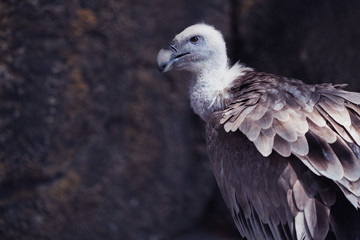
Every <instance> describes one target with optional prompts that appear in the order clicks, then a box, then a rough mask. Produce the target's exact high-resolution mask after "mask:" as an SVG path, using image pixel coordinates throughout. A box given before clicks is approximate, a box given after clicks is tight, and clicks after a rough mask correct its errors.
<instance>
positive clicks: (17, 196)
mask: <svg viewBox="0 0 360 240" xmlns="http://www.w3.org/2000/svg"><path fill="white" fill-rule="evenodd" d="M0 9H1V11H0V239H16V240H22V239H30V240H31V239H37V240H41V239H55V240H56V239H65V240H66V239H69V240H70V239H75V240H76V239H87V240H92V239H130V240H132V239H136V240H138V239H141V240H142V239H149V240H157V239H177V240H191V239H200V240H201V239H211V240H228V239H239V234H238V233H237V232H236V230H234V227H233V225H232V223H231V219H229V215H228V213H227V210H226V207H224V205H223V202H222V200H221V197H220V196H219V192H218V191H217V189H216V184H215V182H214V178H213V176H212V172H211V168H210V165H209V162H208V160H207V156H206V153H205V145H204V124H203V123H202V122H201V120H200V119H199V118H198V117H197V116H195V115H194V114H193V113H192V110H191V109H190V105H189V100H188V93H187V91H188V83H189V82H188V80H187V79H188V78H189V76H188V75H187V74H185V73H178V72H171V73H168V74H165V75H162V74H160V73H158V71H157V69H156V64H155V59H156V55H157V52H158V50H159V49H160V48H161V47H162V46H164V45H165V44H166V43H167V42H168V41H170V40H171V39H172V37H173V36H174V35H175V34H176V33H178V32H179V31H181V30H182V29H183V28H185V27H186V26H188V25H191V24H193V23H196V22H200V21H205V22H207V23H210V24H213V25H215V26H216V27H217V28H218V29H220V30H221V31H222V32H223V33H224V35H225V38H226V41H227V42H228V48H229V52H230V56H231V59H232V61H233V62H234V61H236V60H238V59H241V60H242V61H243V62H245V63H246V64H247V65H249V66H252V67H255V68H256V69H258V70H262V71H268V72H273V73H279V74H282V75H286V76H291V77H297V78H301V79H303V80H305V81H308V82H329V81H330V82H336V83H342V82H345V83H350V87H351V88H352V89H355V90H359V89H360V82H359V81H358V79H360V68H359V67H358V66H359V65H360V57H359V49H360V46H359V45H360V33H359V32H360V30H359V29H358V26H357V24H358V22H359V20H360V14H359V10H358V9H360V4H359V3H358V2H357V1H355V0H350V1H346V2H339V1H335V0H330V1H323V2H321V3H320V2H319V3H318V2H314V1H310V0H305V1H304V0H302V1H300V0H296V1H280V0H270V1H268V0H266V1H264V0H241V1H240V0H229V1H226V2H225V1H220V0H199V1H190V0H185V1H163V0H155V1H141V0H121V1H116V0H107V1H95V0H76V1H60V0H52V1H48V0H29V1H16V0H3V1H1V2H0Z"/></svg>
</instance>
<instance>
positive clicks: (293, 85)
mask: <svg viewBox="0 0 360 240" xmlns="http://www.w3.org/2000/svg"><path fill="white" fill-rule="evenodd" d="M251 76H252V77H250V75H249V77H247V78H246V77H245V79H242V80H241V81H240V80H239V82H238V83H237V84H238V85H236V84H235V85H234V87H233V88H232V90H231V91H233V92H234V96H236V97H235V99H233V100H231V101H230V104H229V105H228V106H227V107H226V109H225V110H224V111H222V113H221V114H222V115H220V117H219V119H218V122H217V123H218V124H221V125H222V126H223V128H224V130H225V131H226V132H230V133H228V134H236V133H238V132H241V133H242V134H244V135H245V136H246V137H247V140H248V143H249V144H253V145H252V146H253V147H254V149H256V151H257V153H258V154H259V155H260V156H262V157H263V161H264V162H267V161H271V164H274V159H282V160H284V159H286V158H288V159H291V161H293V163H294V164H295V162H298V163H299V164H300V163H301V164H302V165H301V166H302V167H303V168H304V169H306V171H308V173H309V174H311V176H312V177H311V179H312V178H313V177H314V176H321V177H325V178H324V179H326V180H327V181H330V182H331V181H332V182H334V186H338V187H339V188H340V190H341V191H342V192H343V194H344V196H345V197H346V198H347V199H348V200H349V202H350V203H351V204H352V205H353V206H355V207H357V208H359V207H360V160H359V159H360V107H359V104H360V94H358V93H354V92H347V91H345V90H342V89H341V88H340V87H339V86H333V85H331V84H321V85H313V86H310V85H306V84H304V83H302V82H300V81H296V80H293V79H286V78H279V77H276V76H273V75H269V74H258V75H256V74H253V75H251ZM255 76H256V77H255ZM232 132H233V133H232ZM242 144H245V142H242V143H241V144H236V145H234V146H238V147H240V145H242ZM246 144H247V143H246ZM244 146H248V145H244ZM242 149H243V150H242V151H245V152H246V151H249V148H245V147H244V148H242ZM236 156H242V159H246V157H247V156H246V154H245V155H241V154H240V155H236ZM251 156H253V154H252V155H251ZM267 159H268V160H267ZM288 161H289V162H290V160H288ZM254 162H256V161H255V160H254ZM247 164H250V165H251V164H253V162H251V161H250V160H249V161H247ZM254 164H255V163H254ZM262 164H264V165H267V164H270V163H262ZM238 165H239V166H240V165H241V166H242V167H244V166H245V163H242V162H241V161H240V162H239V163H238ZM228 168H229V169H231V168H233V166H228ZM250 168H251V169H253V168H255V169H259V168H260V167H259V166H257V165H256V166H253V167H250V166H247V169H250ZM274 168H275V167H274ZM263 169H268V167H263ZM233 171H236V170H233ZM264 171H265V170H264ZM240 175H241V176H243V178H242V180H241V182H233V183H234V184H240V185H241V186H242V187H243V188H244V189H243V190H239V189H237V188H236V187H235V190H234V191H235V193H236V198H235V200H234V198H230V205H234V206H233V209H234V212H235V213H236V212H237V211H238V208H240V211H241V210H242V211H243V213H244V214H243V215H241V214H238V215H237V217H234V219H238V220H237V221H239V222H240V223H239V224H238V226H240V227H239V229H241V230H240V231H241V232H242V234H243V235H244V236H246V237H249V238H254V237H255V238H269V239H273V238H275V239H276V238H280V239H285V238H289V236H291V238H293V237H295V236H296V237H297V239H324V238H325V237H326V234H327V232H328V231H329V214H330V212H329V211H330V210H329V209H330V208H329V207H330V206H331V205H333V204H334V202H335V197H334V194H333V190H331V191H330V189H326V188H322V187H321V186H319V185H317V187H314V184H315V183H312V182H311V181H304V180H300V179H299V176H300V175H296V177H295V178H292V177H290V175H287V177H285V178H284V179H288V180H289V179H294V180H291V181H290V180H289V181H288V182H287V181H283V182H282V180H281V181H280V179H279V181H278V182H276V184H275V185H277V186H278V187H279V186H280V190H278V191H275V190H274V189H273V187H272V186H269V185H268V183H266V184H265V185H266V187H264V188H261V187H260V188H259V186H258V185H254V184H255V183H256V182H257V181H254V180H249V179H247V178H246V176H247V173H246V172H243V173H239V172H236V174H231V175H230V178H229V179H228V180H229V181H235V180H234V179H236V178H237V177H235V176H240ZM304 176H305V175H304ZM260 177H263V178H265V179H271V178H272V176H271V175H267V176H263V175H261V174H259V175H258V179H257V180H258V181H261V179H260ZM252 181H254V183H252ZM279 184H280V185H279ZM247 185H249V186H252V188H250V187H244V186H247ZM315 185H316V184H315ZM234 186H235V185H234ZM227 192H229V191H225V194H226V193H227ZM240 192H241V193H240ZM228 194H230V193H228ZM315 194H317V197H315ZM263 196H266V197H263ZM234 201H235V202H234ZM284 206H286V207H285V209H284ZM269 209H270V210H269ZM279 224H280V225H281V226H279ZM287 224H288V225H287ZM285 226H288V227H285ZM270 236H271V237H270Z"/></svg>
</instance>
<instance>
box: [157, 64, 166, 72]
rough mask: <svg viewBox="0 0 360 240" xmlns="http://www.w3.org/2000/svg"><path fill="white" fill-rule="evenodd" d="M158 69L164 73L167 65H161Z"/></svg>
mask: <svg viewBox="0 0 360 240" xmlns="http://www.w3.org/2000/svg"><path fill="white" fill-rule="evenodd" d="M158 68H159V71H160V72H163V71H164V70H165V68H166V63H165V64H163V65H161V66H158Z"/></svg>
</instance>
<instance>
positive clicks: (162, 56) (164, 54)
mask: <svg viewBox="0 0 360 240" xmlns="http://www.w3.org/2000/svg"><path fill="white" fill-rule="evenodd" d="M187 54H189V53H179V44H178V42H177V41H176V40H174V41H172V42H171V43H170V44H169V45H167V46H165V47H164V48H162V49H161V50H160V51H159V53H158V56H157V65H158V69H159V71H160V72H162V73H164V72H168V71H170V70H171V69H172V68H173V65H174V63H175V62H177V61H178V60H179V59H180V58H181V57H182V56H185V55H187Z"/></svg>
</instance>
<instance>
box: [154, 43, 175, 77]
mask: <svg viewBox="0 0 360 240" xmlns="http://www.w3.org/2000/svg"><path fill="white" fill-rule="evenodd" d="M175 56H176V55H175V54H174V52H172V51H171V50H169V49H166V47H165V48H162V49H161V50H160V52H159V53H158V56H157V65H158V69H159V71H160V72H162V73H164V72H167V71H170V70H171V69H172V67H173V64H174V62H175V61H176V58H175Z"/></svg>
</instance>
